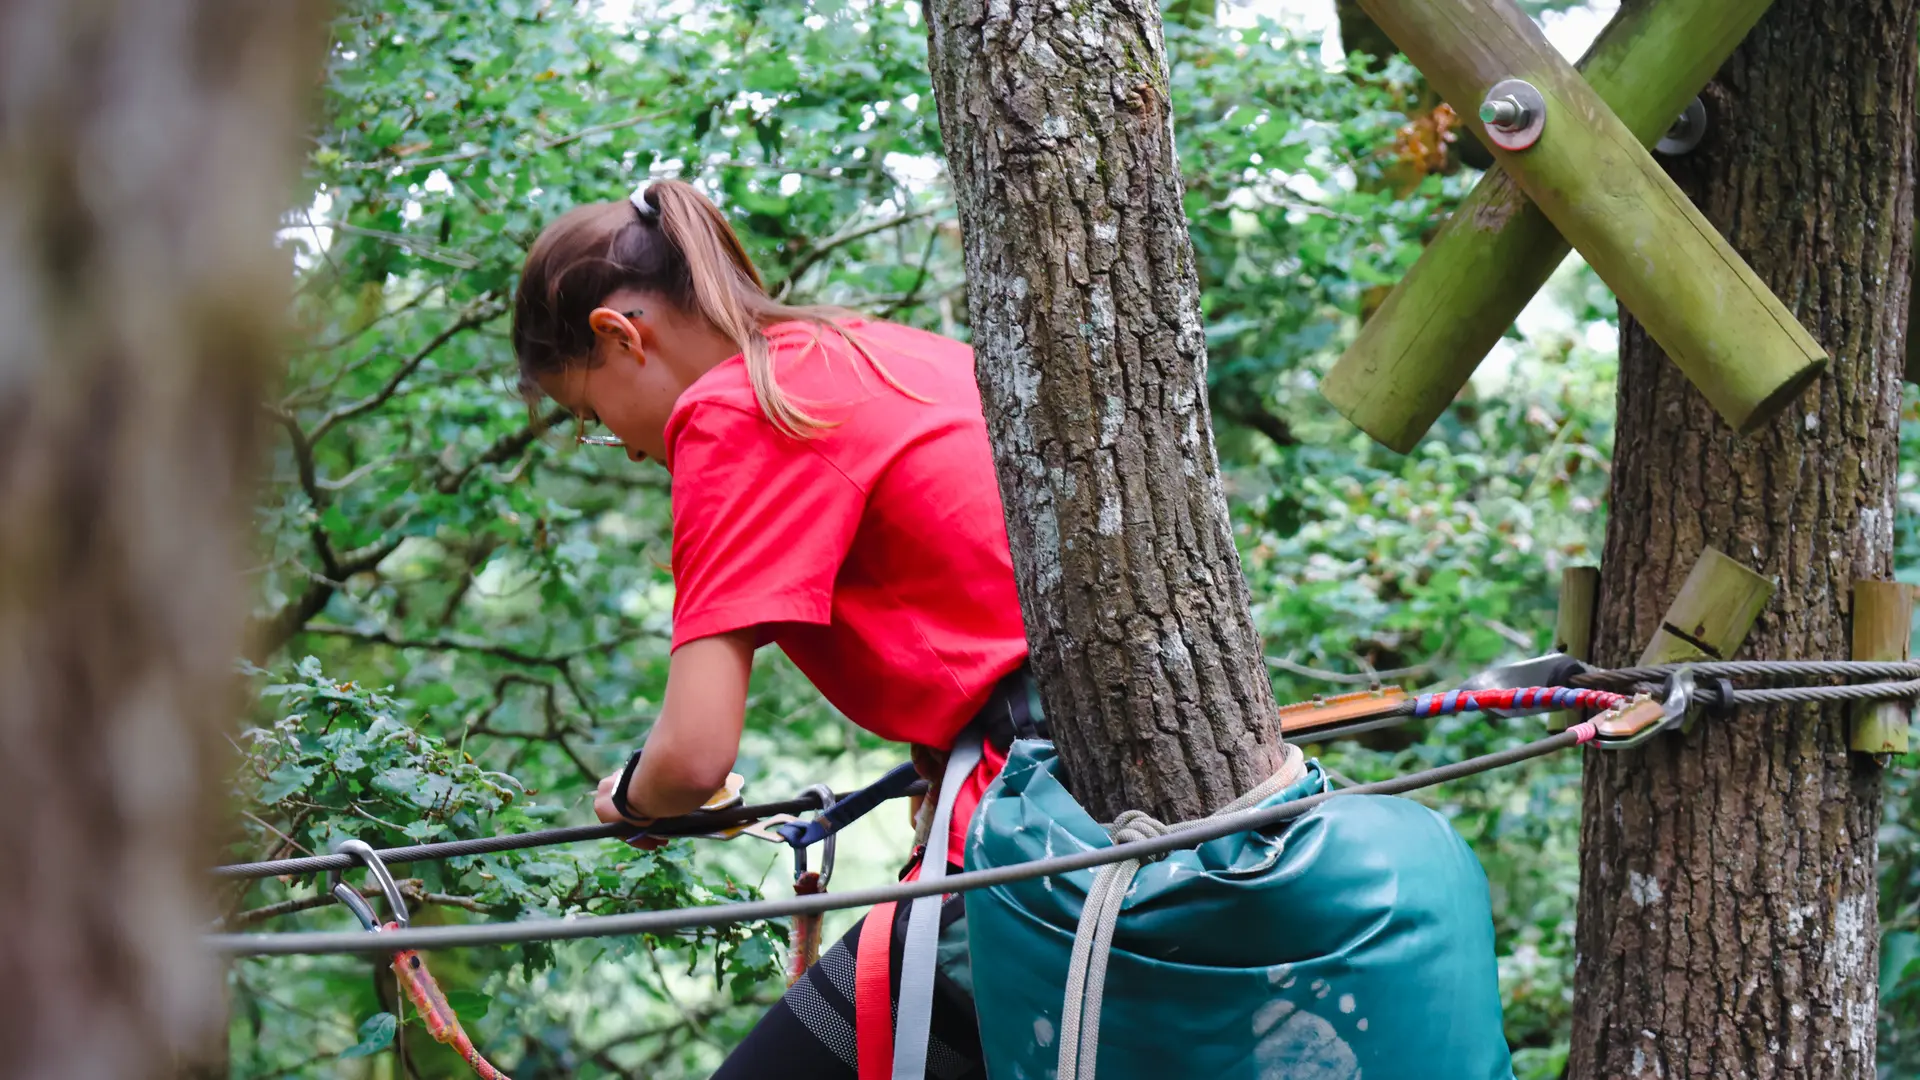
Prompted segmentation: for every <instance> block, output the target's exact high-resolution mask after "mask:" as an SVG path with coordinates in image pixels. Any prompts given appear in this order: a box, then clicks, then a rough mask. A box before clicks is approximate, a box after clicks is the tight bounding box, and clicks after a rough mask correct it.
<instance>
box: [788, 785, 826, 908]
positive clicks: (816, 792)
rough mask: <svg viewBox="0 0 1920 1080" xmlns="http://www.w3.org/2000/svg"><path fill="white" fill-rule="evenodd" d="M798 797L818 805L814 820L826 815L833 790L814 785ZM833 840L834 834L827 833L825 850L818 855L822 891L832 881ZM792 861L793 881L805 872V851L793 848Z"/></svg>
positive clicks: (824, 786)
mask: <svg viewBox="0 0 1920 1080" xmlns="http://www.w3.org/2000/svg"><path fill="white" fill-rule="evenodd" d="M800 795H801V797H803V798H804V797H806V796H808V795H811V796H813V798H814V801H816V802H818V803H819V804H820V809H818V810H816V811H814V817H815V818H816V819H817V818H818V817H819V816H820V815H821V814H824V813H826V812H827V808H828V807H830V806H832V805H833V789H832V788H830V787H828V786H827V785H825V784H814V785H813V786H812V787H809V788H807V789H806V790H805V791H802V792H801V793H800ZM835 839H836V836H835V834H834V833H828V834H827V839H826V849H825V850H823V851H822V852H821V853H820V887H821V888H822V889H825V888H826V887H827V882H829V881H831V880H833V845H834V841H835ZM793 861H794V869H793V876H794V878H795V880H798V879H799V878H800V876H801V875H802V874H805V873H806V872H807V849H806V848H803V847H796V848H794V849H793Z"/></svg>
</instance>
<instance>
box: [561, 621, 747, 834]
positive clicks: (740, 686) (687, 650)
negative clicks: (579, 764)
mask: <svg viewBox="0 0 1920 1080" xmlns="http://www.w3.org/2000/svg"><path fill="white" fill-rule="evenodd" d="M755 633H756V631H755V630H754V629H753V628H751V627H749V628H747V629H744V630H736V631H733V632H732V633H727V634H717V635H715V636H713V637H705V638H700V639H698V640H696V641H689V642H687V643H686V644H684V645H682V646H680V647H679V648H678V649H675V650H674V652H673V659H672V660H671V661H669V663H668V665H667V693H666V701H665V702H663V703H662V704H661V706H660V719H659V720H658V721H656V722H655V723H654V725H653V731H652V733H651V734H649V735H648V736H647V752H646V753H645V754H643V755H641V757H640V766H639V768H637V769H635V770H634V772H633V782H632V783H631V784H630V785H628V787H627V805H628V806H629V807H631V808H632V809H633V811H634V813H636V814H644V815H646V816H647V817H648V818H663V817H675V816H678V815H680V814H687V813H691V812H693V811H695V810H698V809H700V806H701V804H703V803H705V802H706V801H707V800H708V799H710V798H712V797H713V793H714V792H716V791H718V790H720V788H722V787H724V786H726V783H727V772H728V771H729V770H730V769H732V768H733V762H734V759H735V758H736V757H738V756H739V754H740V727H741V724H742V723H743V722H744V721H745V719H746V714H747V681H748V678H749V677H750V676H751V674H752V671H753V645H754V636H755ZM618 782H619V777H618V776H617V775H616V776H613V777H609V778H608V779H606V780H603V781H601V783H600V791H599V793H598V795H596V797H595V798H594V800H593V809H594V812H595V813H596V814H597V815H599V818H600V820H601V821H609V822H610V821H618V820H620V815H619V813H618V812H617V811H615V810H614V808H613V799H612V790H613V785H614V784H616V783H618Z"/></svg>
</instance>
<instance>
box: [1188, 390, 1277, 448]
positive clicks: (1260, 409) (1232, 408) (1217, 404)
mask: <svg viewBox="0 0 1920 1080" xmlns="http://www.w3.org/2000/svg"><path fill="white" fill-rule="evenodd" d="M1207 399H1208V402H1209V403H1210V404H1211V405H1212V406H1213V414H1214V415H1215V416H1218V417H1221V418H1223V419H1225V420H1226V421H1227V422H1229V423H1232V424H1238V425H1239V426H1241V427H1243V428H1248V429H1250V430H1253V431H1257V432H1259V433H1260V434H1262V435H1265V436H1266V437H1267V439H1268V441H1270V442H1272V443H1273V445H1275V446H1280V447H1287V446H1298V445H1300V437H1299V436H1298V435H1295V434H1294V433H1293V426H1292V425H1291V424H1288V423H1287V422H1286V421H1285V420H1284V419H1282V418H1281V417H1279V416H1276V415H1274V414H1273V413H1271V412H1268V411H1267V409H1266V407H1265V406H1263V405H1261V404H1260V403H1259V400H1258V399H1257V398H1255V397H1254V396H1253V394H1252V391H1247V392H1245V393H1225V392H1223V388H1221V387H1217V386H1216V387H1214V388H1212V389H1210V390H1208V391H1207Z"/></svg>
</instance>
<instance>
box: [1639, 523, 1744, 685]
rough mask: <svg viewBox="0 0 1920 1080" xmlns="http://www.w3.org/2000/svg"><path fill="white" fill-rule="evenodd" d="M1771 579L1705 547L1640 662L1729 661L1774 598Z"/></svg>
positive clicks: (1642, 653) (1641, 655)
mask: <svg viewBox="0 0 1920 1080" xmlns="http://www.w3.org/2000/svg"><path fill="white" fill-rule="evenodd" d="M1773 590H1774V584H1773V582H1772V580H1770V579H1768V578H1764V577H1761V576H1760V575H1759V574H1756V573H1754V572H1753V571H1752V570H1749V569H1747V568H1746V567H1744V566H1742V565H1740V564H1739V563H1737V562H1735V561H1733V559H1731V558H1729V557H1728V556H1726V555H1725V554H1722V553H1721V552H1719V551H1716V550H1714V549H1713V548H1706V549H1704V550H1703V551H1701V552H1700V561H1699V562H1696V563H1694V564H1693V571H1692V572H1691V573H1689V574H1688V575H1687V580H1686V581H1685V582H1684V583H1682V584H1681V586H1680V592H1679V594H1678V595H1676V596H1675V597H1674V598H1673V603H1671V604H1669V605H1667V614H1666V617H1665V618H1664V619H1662V620H1661V622H1660V629H1659V630H1657V631H1655V632H1654V635H1653V640H1652V641H1650V642H1648V643H1647V647H1646V649H1645V650H1644V651H1642V652H1641V654H1640V663H1641V664H1642V665H1649V664H1682V663H1687V662H1690V661H1701V660H1731V659H1733V657H1734V654H1735V653H1737V652H1739V651H1740V645H1741V643H1742V642H1744V641H1746V639H1747V631H1749V630H1751V629H1753V621H1754V620H1755V619H1757V618H1759V617H1760V612H1761V611H1762V610H1764V609H1765V608H1766V606H1767V602H1768V601H1770V600H1772V599H1773Z"/></svg>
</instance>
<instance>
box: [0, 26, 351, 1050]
mask: <svg viewBox="0 0 1920 1080" xmlns="http://www.w3.org/2000/svg"><path fill="white" fill-rule="evenodd" d="M323 16H324V10H323V5H321V4H319V3H317V2H314V0H302V2H296V3H266V4H262V3H255V2H253V0H8V2H6V3H0V325H4V327H5V332H4V333H0V687H4V688H5V693H4V695H0V867H4V868H5V869H4V870H0V878H3V879H4V881H5V885H4V887H0V926H3V927H5V928H6V930H5V933H4V934H0V986H5V987H7V988H8V989H9V991H10V992H9V993H8V995H7V1005H6V1007H5V1008H4V1009H0V1075H5V1076H8V1077H22V1078H38V1077H45V1078H58V1080H80V1078H89V1080H91V1078H107V1077H111V1078H122V1077H142V1076H164V1075H169V1074H171V1073H172V1072H173V1071H174V1069H175V1067H176V1062H177V1061H180V1060H182V1059H183V1058H191V1057H194V1056H198V1055H201V1054H202V1053H204V1051H205V1048H206V1047H207V1046H208V1045H210V1043H211V1041H212V1040H213V1039H215V1038H217V1036H218V1033H219V1032H220V1031H221V1030H222V1027H223V1021H224V1014H223V994H222V993H221V987H220V983H219V981H218V971H217V968H216V966H215V964H214V963H213V959H212V958H211V957H210V956H208V955H207V954H205V953H204V952H202V951H201V949H200V948H199V945H198V938H199V935H200V933H201V932H202V930H203V929H204V927H205V925H206V923H207V920H208V919H209V918H210V917H211V914H212V913H211V911H210V910H209V904H208V903H207V902H206V898H205V897H203V895H202V892H203V886H204V885H205V884H206V883H207V879H206V878H205V875H204V867H205V866H206V865H208V864H209V863H210V862H211V861H212V856H213V854H214V853H215V851H216V850H217V846H216V840H217V838H218V835H219V831H220V826H219V821H220V811H221V808H222V795H223V792H224V790H225V788H226V784H225V776H224V772H223V768H222V762H223V760H224V759H223V757H222V755H221V754H220V749H221V747H222V746H224V739H223V733H224V732H225V730H226V722H227V720H228V717H229V709H230V706H231V704H232V702H233V690H234V686H233V674H232V672H233V663H234V658H235V657H236V656H237V655H238V652H239V647H240V634H241V616H242V614H243V609H244V606H245V605H244V596H245V589H244V582H243V579H242V576H241V569H242V567H243V566H244V565H245V557H246V554H247V550H248V546H249V545H248V543H247V540H246V533H247V529H246V522H247V518H248V509H249V505H250V503H251V499H250V497H249V496H250V494H251V491H250V488H249V483H248V481H249V475H250V469H249V466H250V463H251V462H252V460H253V457H254V454H255V440H254V433H255V428H256V417H257V414H258V408H259V406H258V401H259V396H260V395H259V393H258V390H259V388H260V386H261V382H262V379H263V377H264V376H265V375H266V374H267V371H268V360H269V358H270V356H271V355H272V353H273V351H274V349H275V347H276V344H277V330H278V326H279V323H280V317H281V313H282V310H283V308H284V305H285V290H284V283H285V282H287V281H288V280H289V275H288V267H287V265H286V262H285V259H284V258H283V257H281V256H279V255H276V254H275V252H274V250H273V247H272V244H271V241H272V235H273V229H274V225H275V222H276V220H277V217H278V214H279V213H280V211H281V210H282V208H283V207H284V206H285V204H286V199H287V196H288V190H289V189H288V181H289V178H290V175H291V168H290V167H291V165H292V164H293V162H294V160H295V154H296V151H297V147H298V145H299V143H298V136H299V133H300V132H299V125H300V116H301V109H300V108H299V106H300V104H301V103H302V99H303V98H304V96H305V95H306V94H307V93H308V88H309V87H311V86H312V85H313V81H314V80H313V74H314V72H315V71H316V70H317V68H318V62H319V59H320V46H321V44H322V42H323V40H324V39H323V33H322V31H323V29H324V21H323Z"/></svg>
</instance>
